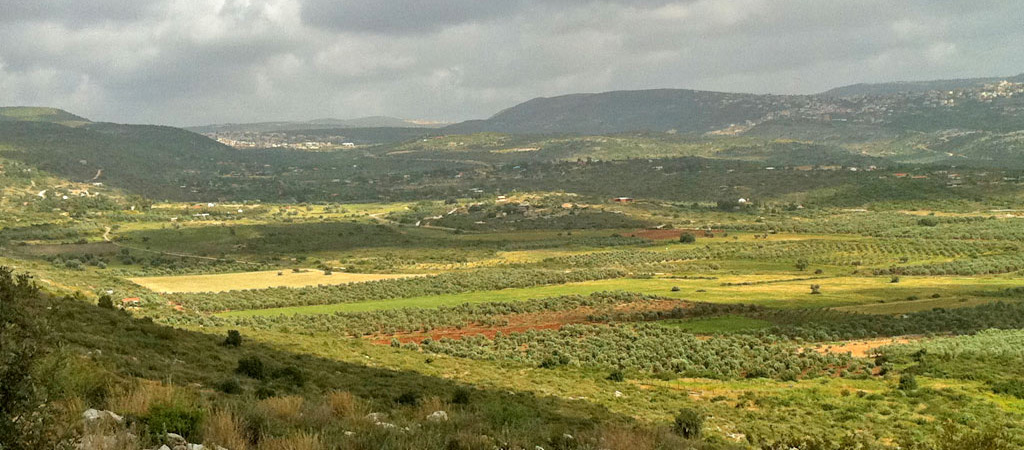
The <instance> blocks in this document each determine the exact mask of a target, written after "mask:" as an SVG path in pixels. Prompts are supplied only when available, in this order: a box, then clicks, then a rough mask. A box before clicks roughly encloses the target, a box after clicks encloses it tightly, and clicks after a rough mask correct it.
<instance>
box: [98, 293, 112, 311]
mask: <svg viewBox="0 0 1024 450" xmlns="http://www.w3.org/2000/svg"><path fill="white" fill-rule="evenodd" d="M96 306H99V307H100V308H107V309H114V299H112V298H110V296H109V295H106V294H103V295H101V296H100V298H99V300H97V301H96Z"/></svg>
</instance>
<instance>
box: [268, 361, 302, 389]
mask: <svg viewBox="0 0 1024 450" xmlns="http://www.w3.org/2000/svg"><path fill="white" fill-rule="evenodd" d="M274 378H280V379H282V380H284V381H285V382H287V383H289V384H291V385H292V386H295V387H302V386H304V385H305V384H306V376H305V375H304V374H303V373H302V371H301V370H299V368H298V367H295V366H287V367H283V368H281V369H278V370H277V371H275V372H274Z"/></svg>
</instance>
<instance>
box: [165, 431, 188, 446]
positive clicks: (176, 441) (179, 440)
mask: <svg viewBox="0 0 1024 450" xmlns="http://www.w3.org/2000/svg"><path fill="white" fill-rule="evenodd" d="M166 439H167V443H168V444H171V445H185V444H187V443H188V441H186V440H185V438H183V437H181V435H180V434H177V433H167V436H166Z"/></svg>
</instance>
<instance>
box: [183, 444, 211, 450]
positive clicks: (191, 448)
mask: <svg viewBox="0 0 1024 450" xmlns="http://www.w3.org/2000/svg"><path fill="white" fill-rule="evenodd" d="M185 447H186V448H188V450H206V447H204V446H203V444H188V445H186V446H185Z"/></svg>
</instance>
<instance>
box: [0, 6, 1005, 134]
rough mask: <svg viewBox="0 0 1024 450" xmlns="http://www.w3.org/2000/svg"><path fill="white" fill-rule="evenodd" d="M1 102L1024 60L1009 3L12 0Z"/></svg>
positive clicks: (282, 113) (152, 108)
mask: <svg viewBox="0 0 1024 450" xmlns="http://www.w3.org/2000/svg"><path fill="white" fill-rule="evenodd" d="M0 11H3V14H0V105H46V106H56V107H61V108H65V109H67V110H69V111H72V112H74V113H77V114H80V115H84V116H86V117H90V118H92V119H94V120H108V121H117V122H130V123H161V124H173V125H195V124H204V123H214V122H243V121H261V120H288V119H308V118H317V117H340V118H347V117H357V116H364V115H376V114H385V115H394V116H400V117H406V118H415V119H433V120H447V121H455V120H463V119H469V118H483V117H487V116H490V115H491V114H493V113H495V112H497V111H498V110H500V109H502V108H506V107H509V106H512V105H514V104H516V103H518V102H521V101H524V100H527V99H530V98H533V97H537V96H552V95H560V94H565V93H572V92H596V91H606V90H615V89H643V88H655V87H680V88H694V89H708V90H724V91H742V92H759V93H766V92H772V93H812V92H818V91H822V90H825V89H828V88H831V87H835V86H839V85H844V84H850V83H857V82H877V81H891V80H904V79H907V80H909V79H932V78H960V77H973V76H996V75H1012V74H1016V73H1020V72H1024V52H1020V51H1019V45H1020V43H1021V42H1024V26H1022V25H1024V23H1022V18H1021V15H1020V5H1019V3H1018V2H1016V1H1014V0H976V1H973V2H962V1H955V0H908V1H904V2H891V1H884V0H861V1H857V2H822V1H820V0H679V1H670V0H642V1H625V0H605V1H590V0H546V1H545V0H496V1H491V0H449V1H443V2H441V1H437V2H435V1H420V0H389V1H365V0H152V1H146V2H137V1H129V0H96V1H90V2H81V1H78V0H33V1H31V2H25V1H22V0H0Z"/></svg>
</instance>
